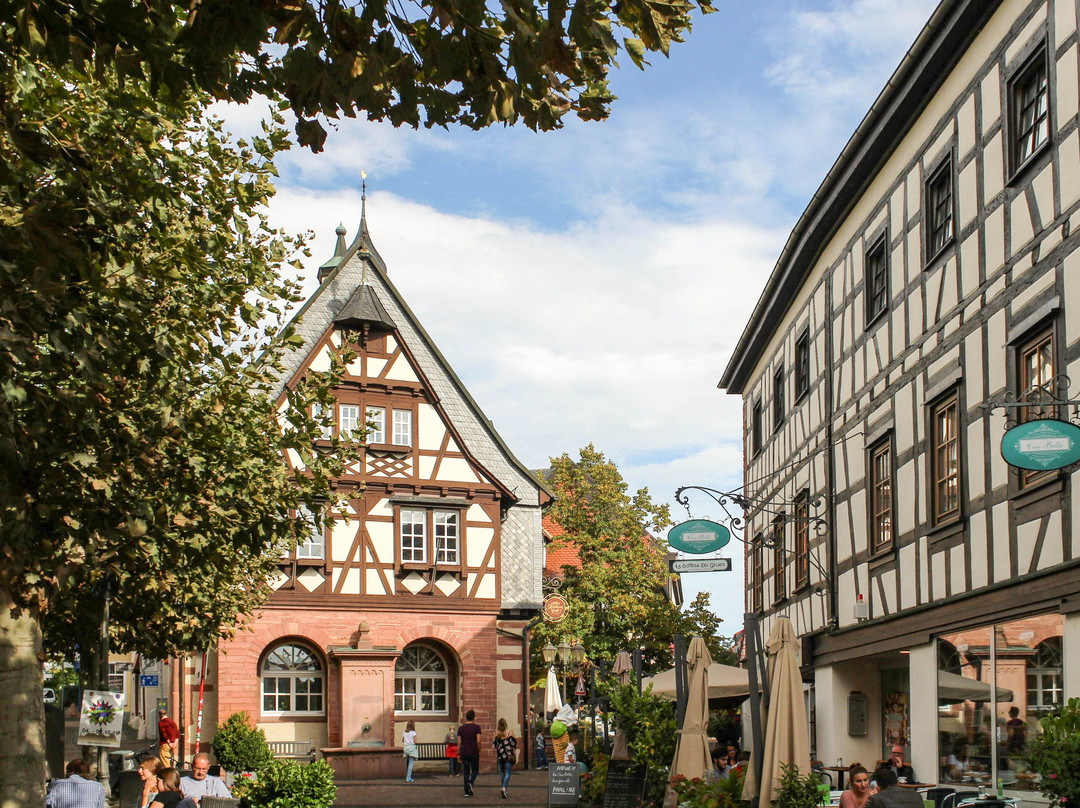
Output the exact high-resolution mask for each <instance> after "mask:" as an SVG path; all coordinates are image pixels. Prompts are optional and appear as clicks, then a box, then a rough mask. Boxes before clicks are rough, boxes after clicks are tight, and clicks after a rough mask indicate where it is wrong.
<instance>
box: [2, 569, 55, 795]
mask: <svg viewBox="0 0 1080 808" xmlns="http://www.w3.org/2000/svg"><path fill="white" fill-rule="evenodd" d="M11 606H12V603H11V598H10V597H9V596H8V593H7V592H5V591H3V590H0V738H3V739H4V742H3V745H2V746H0V808H25V806H32V805H44V804H45V781H46V773H45V707H44V704H43V702H42V693H43V688H44V685H45V682H44V674H43V673H42V667H41V663H42V654H41V623H40V622H39V620H38V617H37V615H36V614H30V613H27V612H23V614H22V616H20V617H18V618H15V617H12V616H11Z"/></svg>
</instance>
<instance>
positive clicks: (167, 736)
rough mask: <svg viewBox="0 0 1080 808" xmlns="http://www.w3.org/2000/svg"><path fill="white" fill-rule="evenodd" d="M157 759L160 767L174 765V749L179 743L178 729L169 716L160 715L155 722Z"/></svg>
mask: <svg viewBox="0 0 1080 808" xmlns="http://www.w3.org/2000/svg"><path fill="white" fill-rule="evenodd" d="M157 733H158V759H159V760H160V761H161V765H162V766H165V767H168V766H175V765H176V747H177V744H178V743H179V742H180V727H178V726H176V722H175V721H173V720H172V719H171V718H169V716H167V715H162V716H161V718H159V719H158V722H157Z"/></svg>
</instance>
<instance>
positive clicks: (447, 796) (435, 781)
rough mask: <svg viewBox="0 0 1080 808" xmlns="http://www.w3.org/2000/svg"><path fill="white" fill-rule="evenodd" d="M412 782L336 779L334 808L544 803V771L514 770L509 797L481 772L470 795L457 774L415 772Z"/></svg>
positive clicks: (494, 777) (491, 774)
mask: <svg viewBox="0 0 1080 808" xmlns="http://www.w3.org/2000/svg"><path fill="white" fill-rule="evenodd" d="M413 777H414V779H415V781H416V782H414V783H406V782H405V781H404V780H338V783H337V787H338V790H337V801H336V802H335V803H334V806H335V808H398V807H399V806H404V807H407V808H442V806H449V805H471V806H496V805H498V806H504V808H509V807H512V808H526V807H527V808H534V807H538V806H546V805H547V772H546V771H528V772H525V771H521V770H520V769H515V770H514V774H513V776H512V777H511V778H510V796H509V797H508V798H507V799H505V800H504V799H503V798H502V795H501V794H500V793H499V775H498V773H497V772H495V771H483V772H481V773H480V776H479V777H477V778H476V790H475V792H474V795H473V796H472V797H466V796H465V795H464V789H463V788H462V785H461V777H451V776H450V775H449V774H447V773H446V772H445V771H441V772H439V773H437V774H436V773H435V772H417V773H415V774H414V775H413Z"/></svg>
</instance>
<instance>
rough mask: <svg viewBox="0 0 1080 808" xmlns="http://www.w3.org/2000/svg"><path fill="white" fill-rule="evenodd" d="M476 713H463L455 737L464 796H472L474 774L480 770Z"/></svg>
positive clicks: (478, 729) (478, 732)
mask: <svg viewBox="0 0 1080 808" xmlns="http://www.w3.org/2000/svg"><path fill="white" fill-rule="evenodd" d="M474 718H476V711H475V710H469V711H468V712H467V713H465V723H464V724H462V725H461V726H460V727H458V731H457V736H458V739H459V741H460V743H458V758H459V759H460V760H461V770H462V774H464V777H462V780H464V781H465V796H466V797H471V796H472V795H473V783H475V782H476V773H477V770H478V769H479V768H480V744H479V742H478V741H477V738H479V737H480V725H479V724H477V723H475V722H474V721H473V719H474Z"/></svg>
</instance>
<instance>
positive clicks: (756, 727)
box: [743, 612, 765, 808]
mask: <svg viewBox="0 0 1080 808" xmlns="http://www.w3.org/2000/svg"><path fill="white" fill-rule="evenodd" d="M743 628H744V630H745V631H746V659H747V663H748V664H747V666H746V668H747V673H748V674H749V677H750V694H749V697H750V737H751V739H752V740H753V744H754V751H753V753H752V754H751V755H750V765H752V766H753V767H754V774H755V775H756V777H755V780H754V782H755V783H756V784H757V788H758V790H757V792H756V793H755V794H754V797H753V799H751V800H750V808H758V797H759V796H760V795H761V773H762V767H763V765H764V753H765V744H764V743H763V741H762V737H761V703H760V701H759V698H758V664H757V663H758V644H759V642H760V637H759V636H758V616H757V614H756V613H755V612H747V613H746V614H745V615H743Z"/></svg>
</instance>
